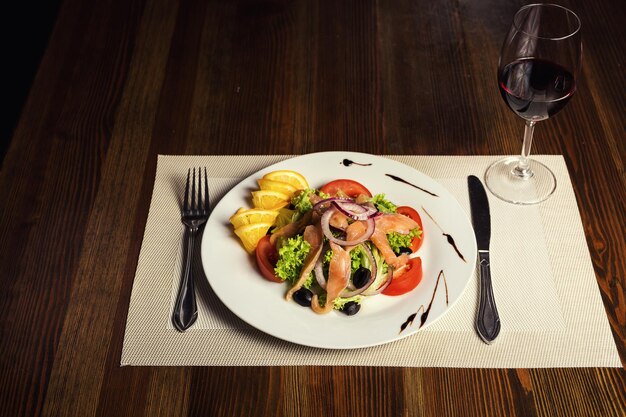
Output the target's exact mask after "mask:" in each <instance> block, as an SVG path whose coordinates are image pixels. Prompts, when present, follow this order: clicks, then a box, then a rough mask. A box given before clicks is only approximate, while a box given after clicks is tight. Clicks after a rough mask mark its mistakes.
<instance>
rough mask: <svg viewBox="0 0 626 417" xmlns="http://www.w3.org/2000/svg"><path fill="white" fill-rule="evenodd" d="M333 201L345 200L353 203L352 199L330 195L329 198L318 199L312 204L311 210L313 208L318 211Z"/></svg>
mask: <svg viewBox="0 0 626 417" xmlns="http://www.w3.org/2000/svg"><path fill="white" fill-rule="evenodd" d="M335 201H343V202H346V203H354V200H352V199H351V198H343V197H330V198H325V199H323V200H320V201H318V202H317V203H315V204H314V205H313V210H315V211H317V212H320V211H322V209H323V208H324V206H330V205H331V203H333V202H335Z"/></svg>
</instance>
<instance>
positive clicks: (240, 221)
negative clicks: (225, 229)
mask: <svg viewBox="0 0 626 417" xmlns="http://www.w3.org/2000/svg"><path fill="white" fill-rule="evenodd" d="M277 216H278V211H276V210H264V209H256V208H254V209H247V210H246V209H243V208H242V209H239V210H238V211H237V213H235V214H233V215H232V216H231V217H230V219H229V221H230V222H231V223H232V225H233V226H234V227H235V228H237V227H240V226H244V225H246V224H254V223H270V224H274V221H275V220H276V217H277Z"/></svg>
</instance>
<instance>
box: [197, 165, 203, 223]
mask: <svg viewBox="0 0 626 417" xmlns="http://www.w3.org/2000/svg"><path fill="white" fill-rule="evenodd" d="M196 210H197V212H198V214H200V213H202V168H200V167H198V206H197V207H196Z"/></svg>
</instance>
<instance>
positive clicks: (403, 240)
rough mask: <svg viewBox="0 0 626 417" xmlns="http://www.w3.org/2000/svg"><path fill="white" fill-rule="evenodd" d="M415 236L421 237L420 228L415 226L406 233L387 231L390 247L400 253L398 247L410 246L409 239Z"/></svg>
mask: <svg viewBox="0 0 626 417" xmlns="http://www.w3.org/2000/svg"><path fill="white" fill-rule="evenodd" d="M415 236H419V237H420V239H421V237H422V229H420V228H419V227H416V228H415V229H413V230H411V231H410V232H409V233H408V234H406V235H404V234H402V233H398V232H391V233H387V241H388V242H389V246H391V249H392V250H393V251H394V252H395V253H396V254H398V253H400V249H402V248H410V247H411V241H412V240H413V238H414V237H415Z"/></svg>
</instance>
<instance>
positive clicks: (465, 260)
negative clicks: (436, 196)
mask: <svg viewBox="0 0 626 417" xmlns="http://www.w3.org/2000/svg"><path fill="white" fill-rule="evenodd" d="M422 210H424V213H426V215H427V216H428V217H430V220H432V221H433V223H435V225H437V227H438V228H439V230H441V233H442V234H443V235H444V236H445V237H446V240H447V241H448V244H450V246H452V247H453V248H454V251H455V252H456V254H457V255H458V257H459V258H461V259H462V260H463V262H465V263H467V259H465V256H463V254H462V253H461V251H460V250H459V248H458V247H457V246H456V242H455V241H454V238H453V237H452V235H450V234H448V233H446V232H444V230H443V229H442V228H441V226H439V223H437V220H435V219H434V218H433V216H431V215H430V213H429V212H428V211H427V210H426V209H425V208H424V206H422Z"/></svg>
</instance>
